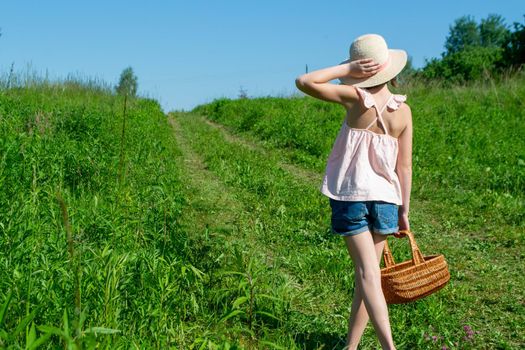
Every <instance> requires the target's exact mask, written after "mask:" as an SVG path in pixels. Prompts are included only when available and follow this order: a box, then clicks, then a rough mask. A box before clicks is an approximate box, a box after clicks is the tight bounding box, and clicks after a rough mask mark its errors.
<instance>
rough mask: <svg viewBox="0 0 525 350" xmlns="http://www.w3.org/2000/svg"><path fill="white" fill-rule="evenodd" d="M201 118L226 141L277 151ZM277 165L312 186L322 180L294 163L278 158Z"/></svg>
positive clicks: (263, 150) (261, 150) (247, 146)
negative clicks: (221, 134) (220, 133)
mask: <svg viewBox="0 0 525 350" xmlns="http://www.w3.org/2000/svg"><path fill="white" fill-rule="evenodd" d="M199 118H201V119H202V121H203V122H204V123H206V124H208V125H210V126H211V127H213V128H215V129H218V130H220V131H221V132H222V133H223V135H224V138H225V139H226V140H227V141H228V142H232V143H238V144H240V145H242V146H244V147H246V148H248V149H251V150H257V151H260V152H265V153H268V152H276V153H277V152H278V150H268V149H266V148H265V147H264V146H263V145H262V144H260V143H258V142H255V141H250V140H246V139H245V138H242V137H239V136H237V135H235V134H233V133H232V132H231V131H230V130H228V128H227V127H225V126H224V125H221V124H218V123H215V122H213V121H211V120H209V119H207V118H205V117H199ZM279 167H280V168H281V169H283V170H285V171H287V172H289V173H290V174H292V175H293V176H295V177H296V178H298V179H300V180H301V181H304V182H306V183H308V184H309V185H312V186H319V185H320V184H321V181H322V176H321V175H320V174H318V173H316V172H314V171H310V170H306V169H303V168H301V167H299V166H297V165H295V164H291V163H289V162H285V161H284V160H282V159H281V160H279Z"/></svg>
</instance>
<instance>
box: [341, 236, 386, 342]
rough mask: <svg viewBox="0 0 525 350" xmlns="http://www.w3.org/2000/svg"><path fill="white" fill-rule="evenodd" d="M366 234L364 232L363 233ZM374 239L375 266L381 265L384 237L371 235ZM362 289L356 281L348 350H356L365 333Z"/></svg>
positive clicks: (349, 325)
mask: <svg viewBox="0 0 525 350" xmlns="http://www.w3.org/2000/svg"><path fill="white" fill-rule="evenodd" d="M364 234H366V232H364ZM372 237H373V239H374V248H375V251H376V256H377V264H378V265H379V264H380V263H381V257H382V256H383V248H384V246H385V239H386V237H385V236H382V235H378V234H372ZM362 293H363V292H362V288H361V286H360V285H359V283H358V279H356V285H355V289H354V300H353V301H352V310H351V312H350V320H349V322H348V337H347V339H346V346H347V348H348V349H349V350H355V349H357V346H358V345H359V342H360V340H361V336H362V335H363V332H364V331H365V328H366V326H367V324H368V320H369V316H368V312H367V311H366V308H365V304H364V302H363V294H362Z"/></svg>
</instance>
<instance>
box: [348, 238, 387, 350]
mask: <svg viewBox="0 0 525 350" xmlns="http://www.w3.org/2000/svg"><path fill="white" fill-rule="evenodd" d="M385 238H386V237H384V236H381V235H377V234H371V233H370V232H368V231H366V232H363V233H360V234H358V235H355V236H348V237H345V242H346V246H347V248H348V252H349V253H350V256H351V258H352V261H353V263H354V266H355V279H356V289H355V293H354V300H353V302H352V311H351V315H350V321H349V327H348V328H349V334H348V349H357V345H358V344H359V340H360V339H361V336H362V334H363V331H364V329H365V328H366V324H367V323H368V317H369V315H370V318H371V319H372V324H373V326H374V329H375V331H376V334H377V336H378V338H379V342H380V343H381V347H382V348H383V349H395V348H394V342H393V339H392V333H391V330H390V321H389V319H388V308H387V305H386V302H385V297H384V296H383V292H382V290H381V276H380V270H379V262H380V261H381V254H382V251H383V247H384V240H385ZM367 311H368V312H367Z"/></svg>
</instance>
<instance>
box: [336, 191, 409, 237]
mask: <svg viewBox="0 0 525 350" xmlns="http://www.w3.org/2000/svg"><path fill="white" fill-rule="evenodd" d="M330 206H331V207H332V232H333V233H335V234H338V235H341V236H353V235H357V234H358V233H361V232H365V231H370V232H374V233H379V234H383V235H388V234H394V233H396V232H398V231H399V227H398V216H397V209H398V207H397V205H396V204H392V203H386V202H380V201H363V202H345V201H337V200H334V199H331V198H330Z"/></svg>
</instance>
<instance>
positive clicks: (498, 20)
mask: <svg viewBox="0 0 525 350" xmlns="http://www.w3.org/2000/svg"><path fill="white" fill-rule="evenodd" d="M478 29H479V36H480V41H481V42H480V44H481V46H483V47H502V46H503V45H504V44H505V42H506V41H507V40H508V38H509V36H510V30H509V28H508V26H507V25H506V24H505V21H504V19H503V17H501V16H500V15H494V14H491V15H489V16H488V17H487V18H485V19H482V20H481V23H480V24H479V27H478Z"/></svg>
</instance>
